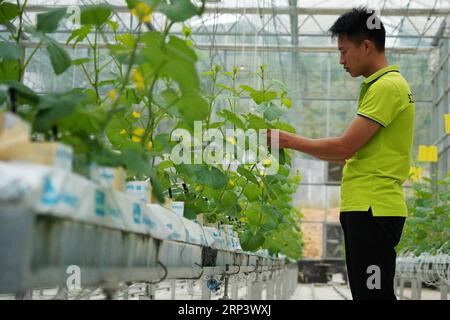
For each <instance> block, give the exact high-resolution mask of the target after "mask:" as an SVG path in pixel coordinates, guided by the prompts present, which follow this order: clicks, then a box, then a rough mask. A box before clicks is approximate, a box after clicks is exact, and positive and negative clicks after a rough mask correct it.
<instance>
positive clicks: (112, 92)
mask: <svg viewBox="0 0 450 320" xmlns="http://www.w3.org/2000/svg"><path fill="white" fill-rule="evenodd" d="M106 95H107V96H108V99H109V100H111V101H113V102H114V101H116V100H117V97H118V94H117V91H116V90H114V89H112V90H109V91H108V93H107V94H106Z"/></svg>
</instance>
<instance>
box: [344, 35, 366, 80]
mask: <svg viewBox="0 0 450 320" xmlns="http://www.w3.org/2000/svg"><path fill="white" fill-rule="evenodd" d="M338 49H339V52H340V53H341V56H340V58H339V63H340V64H341V65H342V66H343V67H344V69H345V71H347V72H348V73H350V75H351V76H352V77H359V76H361V75H362V74H363V73H364V70H365V69H366V60H367V50H366V47H365V45H364V42H362V43H361V44H360V45H359V46H358V45H356V44H355V43H353V42H352V41H351V40H350V39H349V38H348V37H347V36H346V35H341V36H339V37H338Z"/></svg>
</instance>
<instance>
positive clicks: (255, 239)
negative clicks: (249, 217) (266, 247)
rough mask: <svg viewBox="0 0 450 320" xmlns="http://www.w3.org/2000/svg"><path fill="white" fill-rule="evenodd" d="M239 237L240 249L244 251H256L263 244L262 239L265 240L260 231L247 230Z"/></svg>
mask: <svg viewBox="0 0 450 320" xmlns="http://www.w3.org/2000/svg"><path fill="white" fill-rule="evenodd" d="M239 239H240V242H241V246H242V249H243V250H245V251H256V250H257V249H258V248H260V247H261V246H262V245H263V244H264V241H265V240H266V238H265V237H264V235H263V233H262V232H256V233H253V232H252V231H250V230H247V231H245V232H244V233H243V234H241V235H240V237H239Z"/></svg>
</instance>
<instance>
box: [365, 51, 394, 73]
mask: <svg viewBox="0 0 450 320" xmlns="http://www.w3.org/2000/svg"><path fill="white" fill-rule="evenodd" d="M387 66H389V63H388V61H387V59H386V56H383V57H380V58H379V59H376V60H375V61H374V63H373V64H372V65H371V66H369V67H368V68H367V71H366V72H364V74H363V76H364V77H365V78H368V77H370V76H371V75H373V74H374V73H375V72H377V71H379V70H381V69H383V68H386V67H387Z"/></svg>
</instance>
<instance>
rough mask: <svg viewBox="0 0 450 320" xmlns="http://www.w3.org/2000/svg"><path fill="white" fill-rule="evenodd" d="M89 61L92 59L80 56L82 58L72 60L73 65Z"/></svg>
mask: <svg viewBox="0 0 450 320" xmlns="http://www.w3.org/2000/svg"><path fill="white" fill-rule="evenodd" d="M89 62H91V59H89V58H80V59H75V60H72V65H73V66H79V65H82V64H85V63H89Z"/></svg>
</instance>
